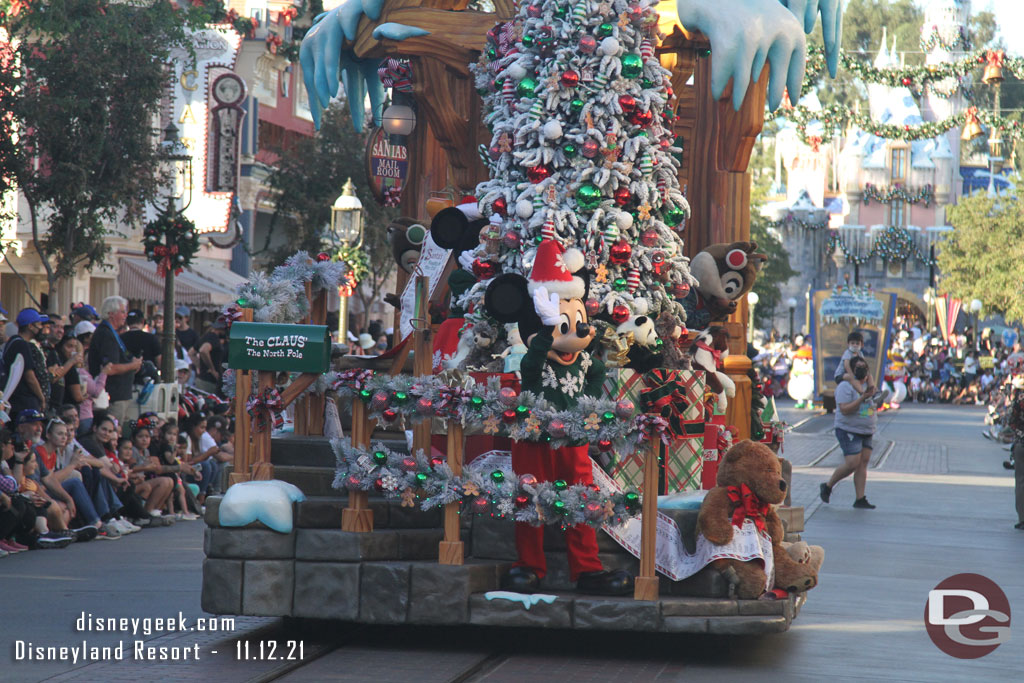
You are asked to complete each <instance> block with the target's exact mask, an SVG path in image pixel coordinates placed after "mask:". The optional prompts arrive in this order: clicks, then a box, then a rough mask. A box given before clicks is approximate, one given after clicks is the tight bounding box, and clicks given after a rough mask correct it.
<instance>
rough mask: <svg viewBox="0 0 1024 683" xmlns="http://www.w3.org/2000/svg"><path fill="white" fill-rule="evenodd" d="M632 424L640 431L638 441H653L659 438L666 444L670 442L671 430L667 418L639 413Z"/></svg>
mask: <svg viewBox="0 0 1024 683" xmlns="http://www.w3.org/2000/svg"><path fill="white" fill-rule="evenodd" d="M633 425H634V426H635V427H636V429H637V431H638V432H639V433H640V441H641V442H642V441H653V440H654V439H656V438H657V439H661V442H662V443H663V444H665V445H666V446H668V445H669V444H670V443H672V436H671V432H670V430H669V428H668V420H666V419H665V418H663V417H661V416H660V415H647V414H644V413H641V414H640V415H637V416H636V418H635V419H634V421H633Z"/></svg>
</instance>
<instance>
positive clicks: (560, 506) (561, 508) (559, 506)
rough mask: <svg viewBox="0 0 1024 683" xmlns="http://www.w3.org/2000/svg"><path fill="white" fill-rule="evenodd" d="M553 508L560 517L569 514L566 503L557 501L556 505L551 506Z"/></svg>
mask: <svg viewBox="0 0 1024 683" xmlns="http://www.w3.org/2000/svg"><path fill="white" fill-rule="evenodd" d="M551 507H553V508H555V512H557V513H558V514H560V515H567V514H569V509H568V508H567V507H565V503H564V502H563V501H560V500H556V501H555V502H554V503H552V504H551Z"/></svg>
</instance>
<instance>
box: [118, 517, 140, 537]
mask: <svg viewBox="0 0 1024 683" xmlns="http://www.w3.org/2000/svg"><path fill="white" fill-rule="evenodd" d="M117 521H118V522H119V523H120V524H121V526H122V527H124V528H125V529H127V531H128V533H130V534H134V533H135V532H136V531H142V527H141V526H138V525H135V524H132V523H131V522H130V521H128V520H127V519H125V518H124V517H119V518H118V519H117Z"/></svg>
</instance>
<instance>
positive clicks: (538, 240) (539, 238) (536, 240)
mask: <svg viewBox="0 0 1024 683" xmlns="http://www.w3.org/2000/svg"><path fill="white" fill-rule="evenodd" d="M543 241H544V235H537V236H536V237H534V238H533V243H534V244H536V245H537V246H538V247H539V246H540V243H541V242H543Z"/></svg>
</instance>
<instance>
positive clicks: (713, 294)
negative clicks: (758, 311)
mask: <svg viewBox="0 0 1024 683" xmlns="http://www.w3.org/2000/svg"><path fill="white" fill-rule="evenodd" d="M756 252H757V242H733V243H731V244H712V245H710V246H709V247H707V248H706V249H704V250H703V251H701V252H700V253H698V254H697V255H696V256H694V257H693V260H692V261H690V274H691V275H693V276H694V277H695V278H697V282H698V284H697V286H696V287H691V288H690V289H689V290H688V292H687V294H686V296H685V297H683V298H682V299H681V300H680V303H681V304H682V306H683V310H685V311H686V325H687V327H689V328H690V329H692V330H703V329H705V328H706V327H707V326H708V325H710V324H711V323H718V322H725V320H726V319H728V317H729V316H730V315H731V314H733V313H735V312H736V306H737V304H736V302H737V301H739V299H740V297H742V296H744V295H745V294H746V293H747V292H749V291H750V290H751V289H753V287H754V281H755V280H757V274H758V272H760V270H761V266H762V265H764V262H765V261H767V260H768V257H767V256H765V255H764V254H758V253H756Z"/></svg>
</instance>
